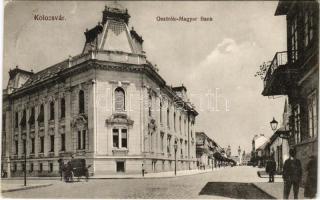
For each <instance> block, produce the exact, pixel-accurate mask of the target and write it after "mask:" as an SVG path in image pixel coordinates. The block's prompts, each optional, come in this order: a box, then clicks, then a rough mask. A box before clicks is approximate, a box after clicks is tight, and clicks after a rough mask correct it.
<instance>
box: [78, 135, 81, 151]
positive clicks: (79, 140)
mask: <svg viewBox="0 0 320 200" xmlns="http://www.w3.org/2000/svg"><path fill="white" fill-rule="evenodd" d="M78 149H81V131H78Z"/></svg>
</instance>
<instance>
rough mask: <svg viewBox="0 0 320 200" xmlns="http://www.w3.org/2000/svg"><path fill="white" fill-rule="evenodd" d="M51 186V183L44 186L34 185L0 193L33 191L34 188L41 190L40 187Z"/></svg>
mask: <svg viewBox="0 0 320 200" xmlns="http://www.w3.org/2000/svg"><path fill="white" fill-rule="evenodd" d="M51 185H53V184H52V183H50V184H44V185H34V186H26V187H22V188H14V189H8V190H1V193H6V192H15V191H20V190H29V189H35V188H42V187H48V186H51Z"/></svg>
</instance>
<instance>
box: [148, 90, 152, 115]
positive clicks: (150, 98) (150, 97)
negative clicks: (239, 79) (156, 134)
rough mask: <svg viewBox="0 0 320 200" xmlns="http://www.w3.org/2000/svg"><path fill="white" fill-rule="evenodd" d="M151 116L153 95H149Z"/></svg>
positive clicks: (150, 113) (150, 112)
mask: <svg viewBox="0 0 320 200" xmlns="http://www.w3.org/2000/svg"><path fill="white" fill-rule="evenodd" d="M148 109H149V117H151V116H152V96H151V95H149V108H148Z"/></svg>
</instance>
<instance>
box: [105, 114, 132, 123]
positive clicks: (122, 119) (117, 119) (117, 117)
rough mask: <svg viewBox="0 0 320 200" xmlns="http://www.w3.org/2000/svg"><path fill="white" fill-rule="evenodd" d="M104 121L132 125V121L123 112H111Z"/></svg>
mask: <svg viewBox="0 0 320 200" xmlns="http://www.w3.org/2000/svg"><path fill="white" fill-rule="evenodd" d="M106 123H107V124H108V125H114V124H119V125H121V124H123V125H127V126H132V125H133V123H134V121H133V120H131V119H130V118H129V117H128V115H127V114H125V113H115V114H112V115H111V116H110V117H109V118H108V119H106Z"/></svg>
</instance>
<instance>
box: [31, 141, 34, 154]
mask: <svg viewBox="0 0 320 200" xmlns="http://www.w3.org/2000/svg"><path fill="white" fill-rule="evenodd" d="M31 153H32V154H33V153H34V138H31Z"/></svg>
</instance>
